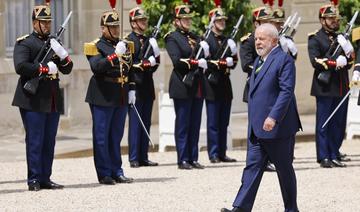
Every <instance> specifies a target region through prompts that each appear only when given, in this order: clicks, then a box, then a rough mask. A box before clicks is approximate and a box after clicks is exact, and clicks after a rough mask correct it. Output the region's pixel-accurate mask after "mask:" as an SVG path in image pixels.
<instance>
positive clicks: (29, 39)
mask: <svg viewBox="0 0 360 212" xmlns="http://www.w3.org/2000/svg"><path fill="white" fill-rule="evenodd" d="M46 39H47V38H43V37H41V36H39V35H38V34H37V33H36V32H33V33H32V34H30V35H29V36H24V37H22V38H19V39H18V40H17V42H16V44H15V48H14V65H15V70H16V73H17V74H19V75H20V78H19V80H18V83H17V87H16V91H15V96H14V99H13V102H12V105H13V106H18V107H20V108H23V109H26V110H31V111H36V112H47V113H48V112H59V111H64V108H63V101H64V100H63V96H62V94H61V93H60V88H59V76H58V74H56V75H54V76H50V75H46V74H43V77H42V79H41V80H40V82H39V87H38V89H37V92H36V93H35V94H34V95H33V94H30V93H28V92H27V91H26V90H24V88H23V87H24V85H25V83H26V82H27V81H28V80H31V79H33V78H35V77H39V74H40V72H39V68H40V61H39V60H41V59H42V58H43V56H44V55H45V53H46V52H44V53H43V55H38V54H39V52H40V50H41V47H42V46H43V45H44V43H45V42H46ZM51 54H53V56H52V57H51V60H52V61H53V62H54V63H55V64H56V65H57V67H58V70H59V72H61V73H63V74H69V73H70V72H71V70H72V67H73V63H72V62H71V61H67V60H62V61H60V58H59V57H58V56H56V55H55V54H54V53H51ZM47 62H49V61H44V64H41V65H42V66H43V67H44V66H46V64H47Z"/></svg>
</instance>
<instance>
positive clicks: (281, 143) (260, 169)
mask: <svg viewBox="0 0 360 212" xmlns="http://www.w3.org/2000/svg"><path fill="white" fill-rule="evenodd" d="M252 137H253V138H250V139H248V142H247V145H248V147H247V157H246V166H245V168H244V171H243V175H242V179H241V182H242V185H241V187H240V189H239V192H238V194H237V196H236V198H235V201H234V203H233V206H234V207H239V208H241V209H242V210H243V211H251V210H252V208H253V204H254V201H255V197H256V193H257V191H258V188H259V185H260V182H261V178H262V176H263V173H264V170H265V167H266V164H267V161H268V160H269V159H270V160H271V161H272V162H273V163H274V165H275V167H276V172H277V176H278V179H279V183H280V189H281V194H282V198H283V202H284V206H285V211H288V212H290V211H291V212H295V211H298V209H297V203H296V195H297V189H296V176H295V171H294V168H293V166H292V161H293V150H291V149H293V145H294V139H295V135H294V136H291V137H289V138H286V139H272V140H262V139H258V138H256V137H255V136H252Z"/></svg>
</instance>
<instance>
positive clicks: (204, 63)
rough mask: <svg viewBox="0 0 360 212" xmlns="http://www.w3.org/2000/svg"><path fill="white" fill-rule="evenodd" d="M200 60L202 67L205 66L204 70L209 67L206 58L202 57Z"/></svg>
mask: <svg viewBox="0 0 360 212" xmlns="http://www.w3.org/2000/svg"><path fill="white" fill-rule="evenodd" d="M198 61H199V67H200V68H203V69H204V70H206V69H207V68H208V66H207V61H206V60H205V59H204V58H201V59H199V60H198Z"/></svg>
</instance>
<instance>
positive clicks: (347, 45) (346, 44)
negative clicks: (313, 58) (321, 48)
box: [336, 34, 354, 57]
mask: <svg viewBox="0 0 360 212" xmlns="http://www.w3.org/2000/svg"><path fill="white" fill-rule="evenodd" d="M336 39H337V41H338V42H339V44H340V46H341V48H342V49H343V50H344V52H345V54H346V56H347V57H349V56H350V54H351V53H352V52H354V47H353V46H352V45H351V42H350V41H349V40H348V39H346V38H345V37H344V36H343V35H342V34H340V35H338V36H337V38H336Z"/></svg>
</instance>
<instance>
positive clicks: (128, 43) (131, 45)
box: [123, 39, 135, 54]
mask: <svg viewBox="0 0 360 212" xmlns="http://www.w3.org/2000/svg"><path fill="white" fill-rule="evenodd" d="M123 41H124V42H125V43H126V44H127V46H128V48H129V51H130V53H131V54H134V53H135V44H134V42H133V41H129V40H126V39H124V40H123Z"/></svg>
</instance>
